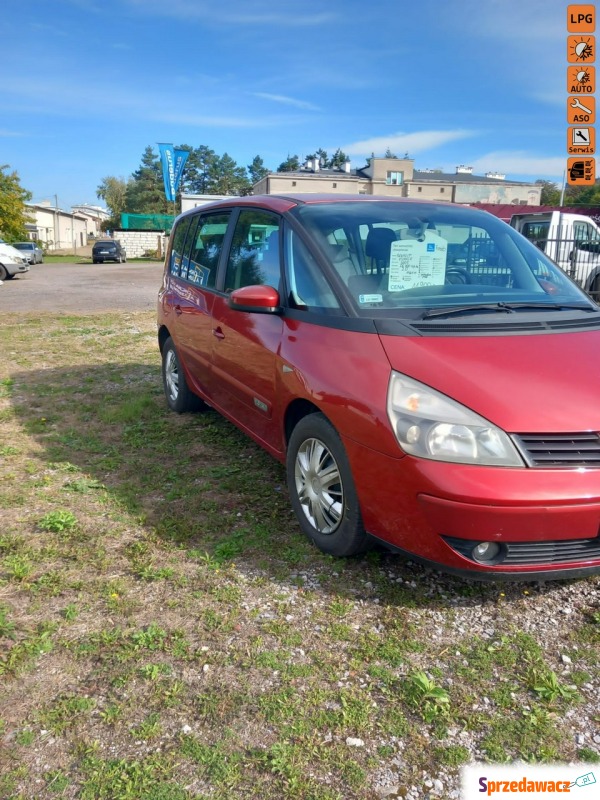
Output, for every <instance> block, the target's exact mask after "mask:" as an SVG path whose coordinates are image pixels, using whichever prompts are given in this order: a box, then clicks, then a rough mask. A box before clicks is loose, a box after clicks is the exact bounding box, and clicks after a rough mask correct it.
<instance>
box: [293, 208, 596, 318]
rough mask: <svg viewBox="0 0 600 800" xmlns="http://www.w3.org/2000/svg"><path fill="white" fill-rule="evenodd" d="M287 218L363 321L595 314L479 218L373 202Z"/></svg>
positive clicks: (496, 226)
mask: <svg viewBox="0 0 600 800" xmlns="http://www.w3.org/2000/svg"><path fill="white" fill-rule="evenodd" d="M292 213H293V214H294V215H295V216H297V217H298V218H299V219H300V220H301V222H302V224H303V226H304V227H305V228H306V229H307V230H308V231H309V232H310V234H311V237H312V238H313V239H315V240H316V241H317V243H318V245H319V247H320V250H321V251H322V253H323V254H324V255H325V257H326V258H327V260H328V262H329V263H330V265H331V267H332V268H333V269H334V270H335V272H336V273H337V275H338V276H339V278H340V279H341V281H342V282H343V284H344V286H345V288H346V290H347V293H348V295H349V296H350V298H351V300H352V302H353V304H354V306H355V308H356V310H357V311H358V313H359V314H361V315H365V316H409V317H416V316H423V315H425V314H426V312H429V313H430V314H431V316H436V315H439V316H443V315H444V314H445V313H446V312H448V313H463V312H464V313H474V312H475V313H476V312H477V311H479V310H480V311H482V312H483V311H484V310H485V311H486V312H489V311H490V310H502V311H506V312H508V313H510V312H512V311H515V310H524V311H528V310H536V309H538V308H539V309H540V310H542V311H544V310H562V309H565V308H573V307H575V308H584V309H588V310H594V309H596V310H597V307H596V306H595V305H594V304H593V303H592V302H591V301H590V300H589V298H588V297H587V296H586V295H585V294H584V293H583V292H582V291H581V290H580V289H579V288H578V287H577V286H576V285H575V284H574V283H573V282H572V281H571V280H570V279H569V278H568V277H567V276H566V275H565V273H563V272H562V271H561V270H560V269H559V268H558V267H557V266H556V265H555V264H554V263H553V262H552V261H550V260H549V259H548V258H547V257H546V256H545V255H544V254H543V253H542V252H541V251H540V250H539V249H538V248H537V247H535V246H534V245H532V244H531V243H530V242H528V241H527V239H525V238H524V237H523V236H521V235H520V234H518V233H517V232H516V231H515V230H513V229H512V228H511V227H510V226H509V225H507V224H506V223H505V222H503V221H501V220H499V219H497V218H496V217H494V216H492V215H491V214H487V213H485V212H482V211H477V210H474V209H470V208H465V207H457V206H451V205H445V204H444V205H442V204H430V203H411V202H385V201H378V200H373V201H365V202H360V201H358V202H357V201H352V202H335V203H307V204H302V205H299V206H297V207H296V208H295V209H294V210H293V212H292ZM436 310H439V311H436Z"/></svg>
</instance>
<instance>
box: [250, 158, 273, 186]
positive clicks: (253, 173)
mask: <svg viewBox="0 0 600 800" xmlns="http://www.w3.org/2000/svg"><path fill="white" fill-rule="evenodd" d="M268 174H269V170H268V169H267V168H266V167H265V165H264V163H263V160H262V158H261V157H260V156H254V158H253V159H252V163H251V164H248V175H249V177H250V183H251V184H252V185H253V186H254V184H255V183H258V182H259V181H260V180H262V178H265V177H266V176H267V175H268Z"/></svg>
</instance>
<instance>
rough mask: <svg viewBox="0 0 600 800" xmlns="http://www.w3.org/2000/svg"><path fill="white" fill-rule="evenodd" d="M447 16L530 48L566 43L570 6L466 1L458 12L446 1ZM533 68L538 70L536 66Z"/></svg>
mask: <svg viewBox="0 0 600 800" xmlns="http://www.w3.org/2000/svg"><path fill="white" fill-rule="evenodd" d="M553 6H554V7H553ZM445 16H446V17H447V21H450V22H451V23H454V25H456V24H458V25H460V26H461V27H462V28H463V29H466V30H467V31H468V32H469V33H470V34H473V33H475V34H477V35H478V36H481V37H485V38H490V39H509V40H510V41H512V42H516V41H519V42H521V43H522V44H524V45H525V47H526V48H527V49H529V50H530V51H531V48H532V46H534V43H535V47H536V48H537V46H538V43H539V42H543V43H545V44H546V45H548V44H551V43H552V42H555V41H558V40H560V42H561V43H562V42H563V41H564V42H565V44H566V34H567V30H566V28H567V9H566V4H565V3H563V2H559V0H527V1H526V2H523V0H486V2H485V3H482V2H481V0H463V2H462V4H461V10H460V14H459V15H457V14H456V9H455V8H454V7H453V5H452V4H447V7H446V10H445ZM532 71H533V72H534V73H535V72H536V70H535V65H532Z"/></svg>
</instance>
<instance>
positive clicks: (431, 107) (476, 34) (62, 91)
mask: <svg viewBox="0 0 600 800" xmlns="http://www.w3.org/2000/svg"><path fill="white" fill-rule="evenodd" d="M567 5H568V3H567V2H559V0H419V2H414V0H371V2H365V0H321V2H318V0H302V2H297V1H294V2H290V1H288V0H279V2H273V0H268V1H267V0H223V1H222V2H217V1H216V0H212V1H211V2H205V0H4V2H3V11H2V15H1V20H0V30H1V31H2V64H3V68H2V70H1V71H0V108H2V114H1V115H0V164H9V165H10V167H11V168H12V169H16V170H17V172H18V173H19V176H20V178H21V183H22V185H23V186H24V187H25V188H27V189H29V190H30V191H31V192H32V193H33V199H34V201H40V200H44V199H52V201H54V195H57V196H58V200H59V204H60V206H61V207H68V206H70V205H71V204H73V203H82V202H86V203H98V199H97V197H96V187H97V186H98V184H99V183H100V181H101V180H102V179H103V178H104V177H105V176H107V175H116V176H122V177H125V178H126V177H128V176H129V175H130V174H131V173H132V172H133V171H134V170H135V169H137V168H138V166H139V163H140V160H141V156H142V153H143V151H144V148H145V147H146V146H147V145H152V146H154V147H155V148H156V143H157V142H173V143H174V144H176V145H177V144H183V143H185V144H189V145H192V146H194V147H197V146H198V145H201V144H205V145H208V146H209V147H211V148H212V149H213V150H215V151H216V152H217V153H219V154H220V155H222V154H223V153H224V152H227V153H229V154H230V155H231V156H232V157H233V158H234V159H235V160H236V161H237V162H238V163H239V164H241V165H244V166H247V165H248V164H249V163H250V162H251V160H252V158H253V157H254V156H255V155H257V154H258V155H260V156H261V157H262V158H263V160H264V162H265V165H266V166H267V167H268V168H270V169H273V170H275V169H276V168H277V166H278V165H279V164H280V163H281V162H282V161H283V160H284V159H285V158H286V156H287V155H288V154H297V155H299V156H300V157H301V158H302V157H303V156H305V155H307V154H308V153H310V152H312V151H314V150H315V149H317V148H318V147H323V148H325V149H326V150H328V151H333V150H335V149H336V148H337V147H341V148H342V149H343V150H344V151H345V152H346V153H348V154H349V155H350V156H351V158H352V163H353V166H363V165H364V163H365V157H367V156H369V155H370V154H371V152H375V155H383V153H384V151H385V149H386V148H387V147H390V148H391V149H392V151H393V152H395V153H397V154H398V155H399V156H402V155H404V153H405V152H407V151H408V153H409V155H410V156H411V157H413V158H414V159H415V167H416V168H417V169H423V168H437V167H441V168H443V169H445V170H449V171H454V168H455V166H456V165H457V164H468V165H472V166H473V167H474V169H475V172H476V173H478V174H483V173H485V172H487V171H488V170H493V171H499V172H503V173H506V175H507V177H508V178H511V179H516V180H535V179H537V178H550V179H552V180H556V181H558V182H560V181H561V180H562V173H563V169H564V166H565V164H566V157H567V153H566V129H567V122H566V98H567V92H566V69H567V62H566V53H567V29H566V17H567Z"/></svg>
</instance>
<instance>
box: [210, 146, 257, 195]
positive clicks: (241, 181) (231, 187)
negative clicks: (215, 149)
mask: <svg viewBox="0 0 600 800" xmlns="http://www.w3.org/2000/svg"><path fill="white" fill-rule="evenodd" d="M216 171H217V175H218V177H217V180H216V182H215V189H214V194H226V195H235V196H240V195H246V194H249V193H250V190H251V188H252V186H251V184H250V182H249V180H248V175H247V174H246V168H245V167H240V166H238V164H237V162H236V161H234V160H233V158H232V157H231V156H230V155H229V154H228V153H223V155H222V156H221V157H220V158H219V159H218V161H217V163H216Z"/></svg>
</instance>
